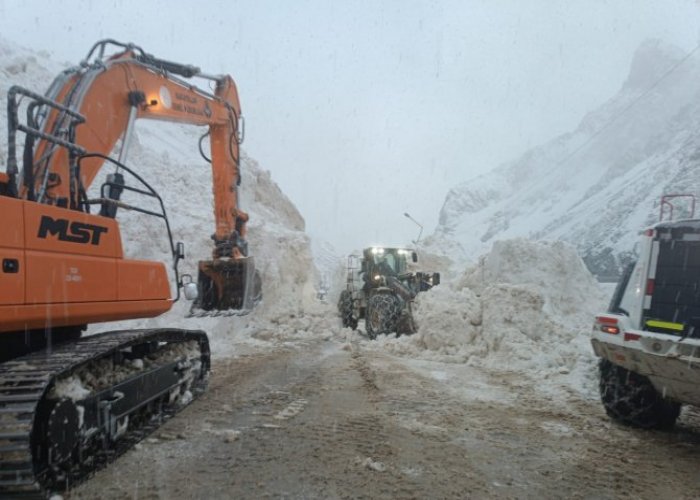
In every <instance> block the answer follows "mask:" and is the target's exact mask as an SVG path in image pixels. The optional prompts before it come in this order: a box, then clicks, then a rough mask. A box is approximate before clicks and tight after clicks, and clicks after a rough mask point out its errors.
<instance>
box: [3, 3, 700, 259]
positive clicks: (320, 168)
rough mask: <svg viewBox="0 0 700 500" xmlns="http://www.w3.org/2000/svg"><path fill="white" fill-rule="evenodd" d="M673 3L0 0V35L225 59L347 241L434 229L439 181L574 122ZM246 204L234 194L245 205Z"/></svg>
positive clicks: (279, 173)
mask: <svg viewBox="0 0 700 500" xmlns="http://www.w3.org/2000/svg"><path fill="white" fill-rule="evenodd" d="M699 21H700V8H699V7H698V4H697V3H696V2H693V1H684V0H658V1H644V0H635V1H631V0H608V1H604V0H600V1H594V0H580V1H563V0H562V1H555V0H548V1H545V0H541V1H536V0H512V1H506V0H485V1H461V0H455V1H406V0H395V1H388V0H387V1H339V0H338V1H334V0H326V1H320V0H306V1H301V0H298V1H292V0H288V1H265V0H251V1H234V0H222V1H207V0H200V1H199V2H184V1H176V0H165V1H163V0H147V1H146V0H141V1H118V0H112V1H107V0H103V1H79V0H71V1H68V0H55V1H51V2H49V1H27V0H23V1H21V0H0V35H2V36H3V37H5V38H8V39H11V40H15V41H16V42H17V43H19V44H21V45H25V46H28V47H32V48H37V49H43V50H46V51H48V52H50V53H52V54H54V55H55V56H56V58H57V59H58V60H59V61H63V60H65V61H67V62H71V63H75V62H77V61H79V60H80V59H81V58H83V57H84V56H85V54H86V52H87V50H88V49H89V48H90V47H91V46H92V44H93V43H94V42H95V41H96V40H98V39H100V38H106V37H109V38H115V39H118V40H123V41H131V42H134V43H136V44H138V45H140V46H142V47H143V48H144V49H145V50H146V51H147V52H150V53H153V54H154V55H156V56H159V57H162V58H166V59H171V60H175V61H179V62H184V63H189V64H194V65H197V66H200V67H201V68H202V69H203V70H205V71H207V72H210V73H230V74H231V75H232V76H233V77H234V79H235V80H236V82H237V84H238V87H239V92H240V96H241V104H242V107H243V113H244V115H245V116H246V142H245V143H244V148H245V149H246V151H247V152H248V154H249V155H250V156H252V157H253V158H255V159H257V160H258V161H259V162H260V164H261V166H262V167H263V168H265V169H268V170H270V171H271V172H272V175H273V178H274V179H275V180H277V182H278V183H279V184H280V186H281V188H282V189H283V190H284V191H285V192H286V193H287V194H288V195H289V197H290V198H291V199H292V201H293V202H294V203H295V204H296V205H297V207H298V208H299V210H300V211H301V212H302V215H303V216H304V218H305V219H306V221H307V230H308V231H309V233H310V234H311V235H312V236H313V237H315V238H320V239H324V240H327V241H329V242H331V243H332V244H334V245H335V246H336V248H338V250H340V251H342V252H346V251H349V250H352V249H355V248H361V247H364V246H367V245H369V244H374V243H383V244H406V243H408V242H409V241H410V240H411V239H413V238H415V236H416V235H417V227H416V226H415V225H414V224H413V223H412V222H411V221H410V220H408V219H406V218H405V217H404V216H403V214H404V212H409V213H410V214H411V215H412V216H413V217H414V218H415V219H416V220H418V221H419V222H421V223H422V224H423V225H424V226H425V227H426V232H429V231H431V230H432V229H433V228H434V226H435V224H436V223H437V217H438V213H439V210H440V208H441V206H442V203H443V200H444V197H445V194H446V193H447V190H448V189H449V188H450V187H452V186H454V185H455V184H457V183H460V182H463V181H466V180H468V179H470V178H472V177H474V176H476V175H479V174H480V173H483V172H486V171H488V170H489V169H492V168H494V167H495V166H497V165H498V164H499V163H501V162H503V161H506V160H509V159H512V158H515V157H517V156H519V155H520V154H521V153H523V152H524V151H525V150H526V149H527V148H529V147H532V146H535V145H537V144H540V143H542V142H544V141H546V140H548V139H550V138H552V137H554V136H556V135H558V134H560V133H563V132H566V131H569V130H571V129H573V128H574V127H575V126H576V125H577V123H578V121H579V120H580V119H581V118H582V117H583V115H584V114H585V113H586V112H588V111H590V110H591V109H593V108H595V107H596V106H598V105H599V104H601V103H602V102H603V101H605V100H607V99H608V98H609V97H611V96H612V95H613V94H614V93H615V92H616V91H617V90H618V89H619V88H620V86H621V84H622V82H623V81H624V79H625V76H626V74H627V70H628V68H629V63H630V60H631V58H632V55H633V53H634V50H635V49H636V47H637V46H638V45H639V44H640V43H641V42H642V41H643V40H644V39H646V38H650V37H656V38H662V39H664V40H666V41H669V42H671V43H674V44H676V45H678V46H679V47H680V48H682V49H684V50H686V51H689V50H692V48H694V47H695V45H696V44H697V43H698V40H699V36H698V35H699V33H700V31H699V28H698V27H699V26H700V24H699ZM244 208H245V207H244Z"/></svg>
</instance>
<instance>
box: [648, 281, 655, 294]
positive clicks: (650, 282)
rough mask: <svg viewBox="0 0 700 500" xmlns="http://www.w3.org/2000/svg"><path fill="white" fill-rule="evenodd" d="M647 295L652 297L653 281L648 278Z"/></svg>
mask: <svg viewBox="0 0 700 500" xmlns="http://www.w3.org/2000/svg"><path fill="white" fill-rule="evenodd" d="M646 294H647V295H653V294H654V280H653V278H649V279H648V280H647V293H646Z"/></svg>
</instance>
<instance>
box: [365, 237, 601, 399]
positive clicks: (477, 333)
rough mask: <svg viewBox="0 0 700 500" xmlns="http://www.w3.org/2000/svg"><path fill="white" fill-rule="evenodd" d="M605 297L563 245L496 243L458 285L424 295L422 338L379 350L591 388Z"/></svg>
mask: <svg viewBox="0 0 700 500" xmlns="http://www.w3.org/2000/svg"><path fill="white" fill-rule="evenodd" d="M605 303H606V297H605V294H603V292H602V291H601V289H600V287H599V286H598V283H597V282H596V281H595V279H594V278H593V277H592V276H591V275H590V273H589V272H588V271H587V270H586V268H585V266H584V265H583V262H582V261H581V259H580V258H579V256H578V255H577V253H576V251H575V249H574V248H573V247H572V246H570V245H568V244H566V243H563V242H533V241H530V240H526V239H514V240H506V241H499V242H496V243H495V244H494V246H493V249H492V251H491V252H490V253H488V254H486V255H484V256H482V257H481V258H480V259H479V262H478V264H476V265H475V266H473V267H470V268H468V269H466V270H465V271H464V273H463V274H462V276H460V277H459V278H458V279H456V280H455V281H453V282H452V283H445V284H443V285H440V286H438V287H436V288H434V289H433V290H431V291H429V292H427V293H424V294H421V295H420V296H419V297H418V298H417V300H416V303H415V309H414V316H415V319H416V324H417V326H418V332H417V333H416V334H415V335H413V336H410V337H401V338H399V339H394V338H384V339H380V340H379V341H378V342H377V343H376V348H378V349H389V350H391V351H393V352H395V353H398V354H401V355H404V356H410V357H416V358H421V359H429V360H434V361H447V362H458V363H467V364H470V365H473V366H479V367H485V368H489V369H494V370H499V371H500V370H503V371H511V372H518V373H523V374H526V375H530V376H532V377H534V378H537V379H541V380H546V379H549V378H550V377H555V378H556V379H557V382H558V383H564V384H565V385H568V386H571V387H575V388H578V389H582V390H583V391H584V392H589V391H590V390H591V384H590V381H589V380H588V379H590V378H591V376H592V374H591V370H592V368H593V365H594V361H595V360H594V357H593V354H592V351H591V349H590V345H589V336H588V333H589V329H590V327H591V318H592V317H593V316H594V314H595V313H596V312H599V311H600V310H602V309H604V307H605Z"/></svg>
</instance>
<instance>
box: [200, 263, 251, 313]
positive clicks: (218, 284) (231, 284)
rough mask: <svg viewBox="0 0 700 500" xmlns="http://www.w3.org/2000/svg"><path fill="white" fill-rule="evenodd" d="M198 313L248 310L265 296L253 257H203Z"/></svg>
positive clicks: (244, 311) (243, 311) (242, 311)
mask: <svg viewBox="0 0 700 500" xmlns="http://www.w3.org/2000/svg"><path fill="white" fill-rule="evenodd" d="M197 285H198V288H199V297H198V298H197V300H196V301H195V302H194V304H193V305H192V311H191V313H192V314H193V315H196V316H218V315H222V314H231V315H239V314H246V313H247V312H249V311H250V310H251V309H253V307H255V305H256V304H257V303H258V302H259V301H260V299H261V297H262V280H261V279H260V274H259V273H258V271H257V270H256V269H255V261H254V260H253V258H252V257H244V258H240V259H214V260H201V261H199V275H198V277H197Z"/></svg>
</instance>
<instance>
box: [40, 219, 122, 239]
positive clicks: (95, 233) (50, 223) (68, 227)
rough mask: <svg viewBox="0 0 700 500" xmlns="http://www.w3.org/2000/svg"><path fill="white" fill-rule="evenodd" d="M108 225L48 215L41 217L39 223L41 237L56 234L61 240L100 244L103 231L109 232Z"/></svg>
mask: <svg viewBox="0 0 700 500" xmlns="http://www.w3.org/2000/svg"><path fill="white" fill-rule="evenodd" d="M107 229H108V228H106V227H103V226H96V225H94V224H85V223H84V222H77V221H73V222H71V221H69V220H68V219H52V218H51V217H49V216H48V215H44V216H42V217H41V222H40V224H39V234H38V236H39V238H47V237H48V235H52V236H56V237H58V239H59V240H60V241H68V242H70V243H90V244H92V245H99V244H100V237H101V236H102V233H106V232H107Z"/></svg>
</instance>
